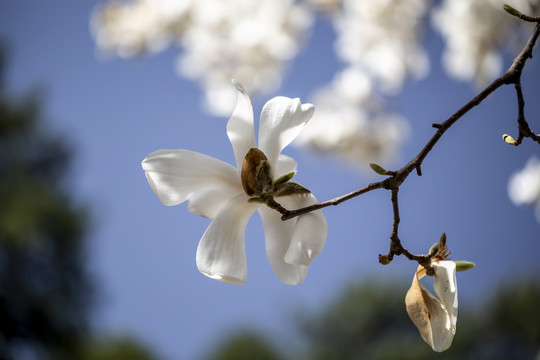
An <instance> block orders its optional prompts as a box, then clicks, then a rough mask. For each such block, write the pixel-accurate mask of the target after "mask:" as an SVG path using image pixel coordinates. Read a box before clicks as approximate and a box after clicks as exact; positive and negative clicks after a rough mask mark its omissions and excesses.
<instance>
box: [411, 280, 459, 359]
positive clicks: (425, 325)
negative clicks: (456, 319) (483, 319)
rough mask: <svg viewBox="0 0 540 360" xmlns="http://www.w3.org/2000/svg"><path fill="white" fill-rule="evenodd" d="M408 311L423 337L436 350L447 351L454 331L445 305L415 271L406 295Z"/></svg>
mask: <svg viewBox="0 0 540 360" xmlns="http://www.w3.org/2000/svg"><path fill="white" fill-rule="evenodd" d="M405 305H406V308H407V313H408V314H409V317H410V318H411V320H412V322H413V323H414V325H416V327H417V328H418V330H419V332H420V335H421V336H422V339H424V341H425V342H426V343H428V344H429V345H430V346H431V348H432V349H433V350H434V351H437V352H442V351H445V350H446V349H448V348H449V347H450V345H452V340H453V338H454V332H453V331H452V325H451V321H450V316H449V315H448V312H447V311H446V308H445V306H444V305H443V303H442V302H440V301H439V300H438V299H437V298H435V297H434V296H433V295H432V294H431V293H430V292H429V291H427V290H426V288H425V287H424V286H423V285H422V284H421V283H420V281H419V279H418V276H417V274H416V273H415V275H414V278H413V281H412V285H411V288H410V289H409V291H408V292H407V295H406V297H405Z"/></svg>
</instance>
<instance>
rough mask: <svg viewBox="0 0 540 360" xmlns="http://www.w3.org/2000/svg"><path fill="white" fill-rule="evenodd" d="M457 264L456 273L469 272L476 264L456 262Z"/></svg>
mask: <svg viewBox="0 0 540 360" xmlns="http://www.w3.org/2000/svg"><path fill="white" fill-rule="evenodd" d="M454 262H455V263H456V271H467V270H471V269H472V268H473V267H475V266H476V265H475V263H473V262H470V261H463V260H460V261H454Z"/></svg>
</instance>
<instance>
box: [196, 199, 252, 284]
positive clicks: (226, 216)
mask: <svg viewBox="0 0 540 360" xmlns="http://www.w3.org/2000/svg"><path fill="white" fill-rule="evenodd" d="M259 206H260V204H253V203H249V202H248V197H247V195H245V194H240V195H237V196H235V197H233V198H232V199H231V200H229V202H227V204H225V206H223V208H222V209H221V210H220V211H219V213H218V214H217V215H216V217H215V219H214V220H212V222H211V223H210V225H209V226H208V228H207V229H206V231H205V232H204V235H203V237H202V238H201V241H200V242H199V246H198V248H197V257H196V260H197V267H198V268H199V271H200V272H201V273H203V274H204V275H206V276H208V277H210V278H212V279H216V280H219V281H223V282H227V283H231V284H237V285H242V284H244V283H245V282H246V278H247V263H246V251H245V244H244V232H245V228H246V225H247V223H248V220H249V218H250V217H251V215H253V213H254V212H255V210H256V209H257V207H259Z"/></svg>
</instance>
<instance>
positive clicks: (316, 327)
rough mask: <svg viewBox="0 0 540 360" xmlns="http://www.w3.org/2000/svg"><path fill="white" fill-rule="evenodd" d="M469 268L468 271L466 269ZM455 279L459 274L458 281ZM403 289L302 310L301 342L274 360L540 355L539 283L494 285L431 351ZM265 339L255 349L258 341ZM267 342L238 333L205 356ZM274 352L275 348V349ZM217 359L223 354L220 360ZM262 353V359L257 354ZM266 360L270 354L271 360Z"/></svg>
mask: <svg viewBox="0 0 540 360" xmlns="http://www.w3.org/2000/svg"><path fill="white" fill-rule="evenodd" d="M473 271H474V270H473ZM458 281H459V279H458ZM406 292H407V289H406V288H405V287H403V286H395V285H391V284H383V283H361V284H356V285H351V286H350V287H349V288H347V289H346V290H345V291H344V292H343V293H342V294H339V295H338V296H337V297H336V299H335V300H334V301H333V302H332V303H330V304H328V305H327V306H326V307H324V308H323V309H322V310H320V311H315V312H313V311H307V312H306V311H302V313H301V315H300V317H299V321H298V324H297V325H298V329H299V330H300V333H301V335H302V336H303V337H304V340H305V346H304V347H303V349H298V351H297V350H293V351H289V352H288V353H284V352H283V351H281V353H280V357H279V358H280V359H291V360H292V359H304V360H322V359H325V360H352V359H377V360H397V359H405V360H407V359H411V360H413V359H415V360H423V359H426V360H427V359H455V360H458V359H486V360H488V359H501V360H502V359H536V358H537V356H538V355H539V354H540V309H539V307H538V305H539V304H540V284H538V283H537V282H526V283H521V284H517V285H514V286H511V287H504V288H501V290H499V291H498V292H496V293H494V294H490V295H489V296H486V298H485V299H482V300H481V301H480V302H479V303H478V304H477V306H476V307H475V308H471V307H468V306H461V307H460V311H461V313H460V314H459V315H458V326H457V333H456V336H455V338H454V343H453V345H452V347H451V348H450V349H449V350H447V351H445V352H443V353H440V354H439V353H435V352H434V351H433V350H431V347H429V345H427V344H426V343H424V341H423V340H422V339H421V337H420V334H419V333H418V330H417V329H416V328H415V327H414V325H413V324H412V322H411V321H410V319H409V318H408V316H407V313H406V311H405V301H404V299H405V293H406ZM261 341H263V343H264V344H265V347H264V351H261V352H260V348H259V347H258V346H257V344H259V343H261ZM269 344H270V342H269V340H267V341H264V340H263V339H260V338H250V337H244V338H241V341H239V339H238V337H237V335H233V336H231V338H230V340H229V342H223V343H221V345H220V346H218V348H217V350H216V351H215V353H214V357H212V358H211V359H214V360H221V359H248V358H250V357H249V356H247V357H246V353H249V354H251V356H252V357H251V358H252V359H259V357H258V356H259V354H266V353H268V352H270V353H271V349H269V348H268V346H269ZM276 353H277V350H274V354H276ZM222 356H223V357H222ZM261 358H263V357H261ZM270 359H272V357H270Z"/></svg>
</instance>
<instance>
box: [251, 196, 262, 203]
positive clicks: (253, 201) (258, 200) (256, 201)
mask: <svg viewBox="0 0 540 360" xmlns="http://www.w3.org/2000/svg"><path fill="white" fill-rule="evenodd" d="M264 201H265V200H264V199H263V198H260V197H253V198H249V199H248V203H259V204H263V203H264Z"/></svg>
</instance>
